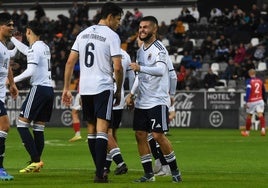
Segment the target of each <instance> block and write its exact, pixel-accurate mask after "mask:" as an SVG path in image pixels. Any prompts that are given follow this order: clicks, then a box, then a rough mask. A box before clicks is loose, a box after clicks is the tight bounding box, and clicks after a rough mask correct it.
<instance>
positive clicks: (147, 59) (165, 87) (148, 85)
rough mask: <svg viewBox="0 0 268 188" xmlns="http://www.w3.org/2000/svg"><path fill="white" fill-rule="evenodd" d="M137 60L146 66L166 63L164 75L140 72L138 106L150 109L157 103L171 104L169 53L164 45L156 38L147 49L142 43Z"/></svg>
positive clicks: (136, 105)
mask: <svg viewBox="0 0 268 188" xmlns="http://www.w3.org/2000/svg"><path fill="white" fill-rule="evenodd" d="M137 62H138V63H139V65H141V66H144V67H148V68H150V67H156V65H157V64H158V63H162V64H164V65H165V66H164V70H163V71H164V73H163V75H162V76H159V75H152V74H147V73H143V72H139V74H138V79H139V83H138V91H137V98H136V104H135V107H136V108H140V109H149V108H152V107H154V106H157V105H166V106H169V105H170V97H169V75H168V65H167V62H168V54H167V51H166V48H165V47H164V45H163V44H162V43H161V42H160V41H158V40H156V41H154V42H153V43H152V44H151V46H150V47H148V48H147V49H145V48H144V46H143V45H142V46H141V47H140V49H139V50H138V52H137Z"/></svg>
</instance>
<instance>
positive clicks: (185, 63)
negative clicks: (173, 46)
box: [180, 51, 193, 68]
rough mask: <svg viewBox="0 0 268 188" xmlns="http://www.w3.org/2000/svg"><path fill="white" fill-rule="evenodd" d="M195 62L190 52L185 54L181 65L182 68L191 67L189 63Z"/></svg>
mask: <svg viewBox="0 0 268 188" xmlns="http://www.w3.org/2000/svg"><path fill="white" fill-rule="evenodd" d="M192 60H193V56H192V55H191V54H189V52H188V51H184V52H183V58H182V59H181V64H180V65H182V66H184V67H185V68H186V67H189V63H190V62H191V61H192Z"/></svg>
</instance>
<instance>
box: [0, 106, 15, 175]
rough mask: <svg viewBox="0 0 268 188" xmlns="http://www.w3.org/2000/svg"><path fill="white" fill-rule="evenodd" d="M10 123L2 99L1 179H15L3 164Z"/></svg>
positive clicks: (0, 108) (0, 129)
mask: <svg viewBox="0 0 268 188" xmlns="http://www.w3.org/2000/svg"><path fill="white" fill-rule="evenodd" d="M9 125H10V123H9V118H8V116H7V113H6V109H5V108H4V103H3V102H2V101H0V180H13V179H14V177H13V176H11V175H9V174H8V173H7V171H6V169H5V168H4V165H3V163H4V156H5V149H6V138H7V135H8V130H9Z"/></svg>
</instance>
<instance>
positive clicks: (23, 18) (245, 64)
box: [11, 1, 268, 90]
mask: <svg viewBox="0 0 268 188" xmlns="http://www.w3.org/2000/svg"><path fill="white" fill-rule="evenodd" d="M31 9H32V10H35V17H34V19H35V20H37V21H39V22H40V23H41V25H42V27H43V28H44V30H45V34H44V35H43V40H44V41H45V42H46V43H47V44H48V46H49V47H50V48H51V53H52V59H51V61H52V75H53V80H54V81H55V87H56V88H61V86H62V83H63V74H64V68H65V62H66V60H67V59H66V58H67V56H68V53H69V52H70V48H71V45H72V44H73V42H74V40H75V38H76V36H77V35H78V33H80V32H81V31H82V30H84V29H85V28H86V27H88V26H90V25H92V24H95V23H97V22H98V20H99V13H100V12H99V11H97V13H96V15H95V16H94V17H93V18H92V19H89V17H88V11H89V5H88V3H86V1H85V2H83V3H82V4H78V3H77V2H73V5H72V7H71V8H70V9H69V10H66V11H68V12H69V17H66V16H64V15H58V19H57V20H50V19H49V17H48V16H47V15H46V12H45V10H44V9H43V8H42V6H41V5H39V4H36V6H34V7H32V8H31ZM11 15H12V18H13V20H14V23H15V27H16V30H17V31H19V32H24V30H25V26H26V25H27V23H28V21H29V20H28V15H27V14H26V13H25V11H24V10H23V9H20V10H19V11H18V10H14V11H13V12H12V13H11ZM142 17H143V14H142V12H141V11H140V10H139V9H138V8H134V9H133V11H127V12H125V13H124V16H123V17H122V20H121V27H120V28H119V29H118V30H117V32H118V34H119V36H120V39H121V42H122V48H123V49H125V50H126V51H127V52H128V54H129V55H130V57H131V59H132V60H135V55H136V50H137V49H138V45H137V42H136V38H137V29H138V23H139V20H140V19H141V18H142ZM267 31H268V19H267V5H266V4H264V5H263V7H257V6H256V5H255V4H253V5H252V8H251V10H250V11H243V10H242V9H241V8H239V6H238V5H233V8H232V9H228V8H224V9H221V8H219V7H217V8H213V9H212V10H211V12H210V16H209V17H200V14H199V11H198V8H197V7H196V6H192V7H183V8H182V9H181V12H178V15H174V19H172V20H170V23H165V22H164V21H163V22H161V23H160V24H159V35H158V37H159V39H160V40H161V41H162V42H163V43H164V44H165V46H166V48H167V49H168V51H169V53H170V54H171V55H175V56H182V57H183V58H182V59H181V61H180V62H177V63H176V62H174V66H175V68H176V71H177V75H178V85H177V89H178V90H180V89H182V90H184V89H186V90H193V89H201V88H208V87H211V86H207V83H206V81H207V77H206V79H205V75H206V74H211V73H209V71H208V69H203V68H202V67H203V65H204V64H207V63H208V64H209V65H210V66H211V64H212V63H214V62H217V63H220V64H224V67H225V69H224V70H222V69H221V70H220V71H214V70H213V71H212V73H213V74H216V79H213V80H214V81H213V80H212V81H211V80H210V81H209V82H214V83H213V84H212V86H213V85H217V84H218V80H220V79H225V80H227V82H228V81H229V80H237V81H239V80H244V78H245V77H247V71H248V70H249V68H251V67H252V66H254V67H257V65H258V62H260V61H266V59H265V57H266V56H267V53H268V50H266V48H267V45H268V40H267V37H266V33H267ZM252 38H257V39H258V41H259V42H258V44H257V45H252V44H251V39H252ZM24 42H26V40H24ZM24 62H26V59H25V57H24V56H23V55H21V54H20V53H18V54H17V55H16V56H15V57H14V58H13V59H12V65H14V66H13V69H14V72H15V74H18V73H19V72H21V71H22V70H24V69H25V66H24V65H26V63H24ZM226 65H227V66H226ZM249 65H250V66H249ZM181 66H183V68H182V67H181ZM78 70H79V66H76V69H75V72H77V71H78ZM77 78H78V74H74V83H75V80H76V79H77ZM213 78H215V76H213ZM18 87H19V88H27V87H28V85H27V81H24V82H23V83H19V85H18Z"/></svg>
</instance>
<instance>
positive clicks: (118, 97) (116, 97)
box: [113, 92, 121, 106]
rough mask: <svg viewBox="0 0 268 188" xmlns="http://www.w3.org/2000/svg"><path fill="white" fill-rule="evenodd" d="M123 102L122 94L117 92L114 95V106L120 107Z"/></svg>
mask: <svg viewBox="0 0 268 188" xmlns="http://www.w3.org/2000/svg"><path fill="white" fill-rule="evenodd" d="M120 102H121V92H115V93H114V105H113V106H118V105H119V104H120Z"/></svg>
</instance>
